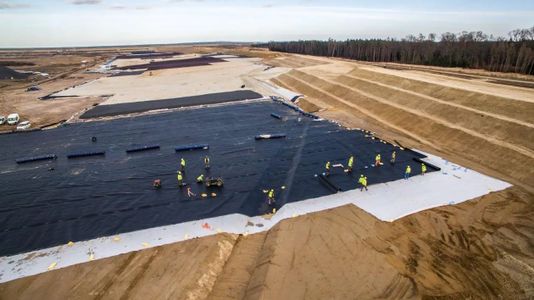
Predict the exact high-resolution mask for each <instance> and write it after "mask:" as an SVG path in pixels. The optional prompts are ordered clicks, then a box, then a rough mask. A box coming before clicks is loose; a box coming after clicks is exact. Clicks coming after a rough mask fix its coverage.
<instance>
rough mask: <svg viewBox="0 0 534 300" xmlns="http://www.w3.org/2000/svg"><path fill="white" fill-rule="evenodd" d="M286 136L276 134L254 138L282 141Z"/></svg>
mask: <svg viewBox="0 0 534 300" xmlns="http://www.w3.org/2000/svg"><path fill="white" fill-rule="evenodd" d="M285 137H286V135H285V134H283V133H275V134H260V135H257V136H255V137H254V138H255V139H256V140H272V139H281V138H285Z"/></svg>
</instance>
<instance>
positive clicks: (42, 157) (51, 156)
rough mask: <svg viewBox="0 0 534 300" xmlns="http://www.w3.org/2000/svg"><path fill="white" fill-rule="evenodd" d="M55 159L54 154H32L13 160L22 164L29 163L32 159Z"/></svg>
mask: <svg viewBox="0 0 534 300" xmlns="http://www.w3.org/2000/svg"><path fill="white" fill-rule="evenodd" d="M55 159H57V155H55V154H47V155H41V156H33V157H25V158H19V159H17V160H15V161H16V162H17V164H24V163H29V162H33V161H41V160H55Z"/></svg>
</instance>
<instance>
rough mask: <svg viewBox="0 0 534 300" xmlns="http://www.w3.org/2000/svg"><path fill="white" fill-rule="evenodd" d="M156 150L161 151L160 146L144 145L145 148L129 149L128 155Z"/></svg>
mask: <svg viewBox="0 0 534 300" xmlns="http://www.w3.org/2000/svg"><path fill="white" fill-rule="evenodd" d="M156 149H159V145H144V146H139V147H135V148H130V149H127V150H126V153H133V152H141V151H147V150H156Z"/></svg>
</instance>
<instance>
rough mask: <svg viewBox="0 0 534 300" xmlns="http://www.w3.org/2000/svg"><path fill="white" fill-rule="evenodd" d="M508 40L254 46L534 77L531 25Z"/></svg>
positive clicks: (469, 36) (481, 37)
mask: <svg viewBox="0 0 534 300" xmlns="http://www.w3.org/2000/svg"><path fill="white" fill-rule="evenodd" d="M508 35H509V36H508V38H504V37H497V38H495V37H493V36H491V35H490V36H488V35H487V34H485V33H483V32H481V31H476V32H466V31H464V32H461V33H459V34H455V33H450V32H446V33H443V34H442V35H441V37H440V38H439V40H438V39H437V35H436V34H434V33H430V34H428V35H427V36H425V35H423V34H419V35H417V36H415V35H409V36H407V37H406V38H404V39H401V40H395V39H385V40H383V39H370V40H365V39H348V40H346V41H336V40H333V39H329V40H328V41H320V40H305V41H304V40H301V41H290V42H269V43H268V44H263V45H257V46H259V47H265V46H267V47H268V48H269V50H272V51H281V52H289V53H299V54H309V55H318V56H331V57H342V58H349V59H355V60H362V61H371V62H394V63H406V64H418V65H431V66H440V67H462V68H479V69H485V70H489V71H497V72H515V73H522V74H530V75H534V26H533V27H532V28H528V29H516V30H513V31H511V32H510V33H509V34H508Z"/></svg>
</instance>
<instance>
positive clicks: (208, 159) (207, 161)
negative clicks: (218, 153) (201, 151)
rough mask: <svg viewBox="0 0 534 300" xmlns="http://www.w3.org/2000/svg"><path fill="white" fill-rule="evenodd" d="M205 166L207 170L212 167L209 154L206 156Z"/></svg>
mask: <svg viewBox="0 0 534 300" xmlns="http://www.w3.org/2000/svg"><path fill="white" fill-rule="evenodd" d="M204 168H205V169H206V170H207V169H209V168H210V158H209V157H208V156H207V155H206V156H204Z"/></svg>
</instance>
